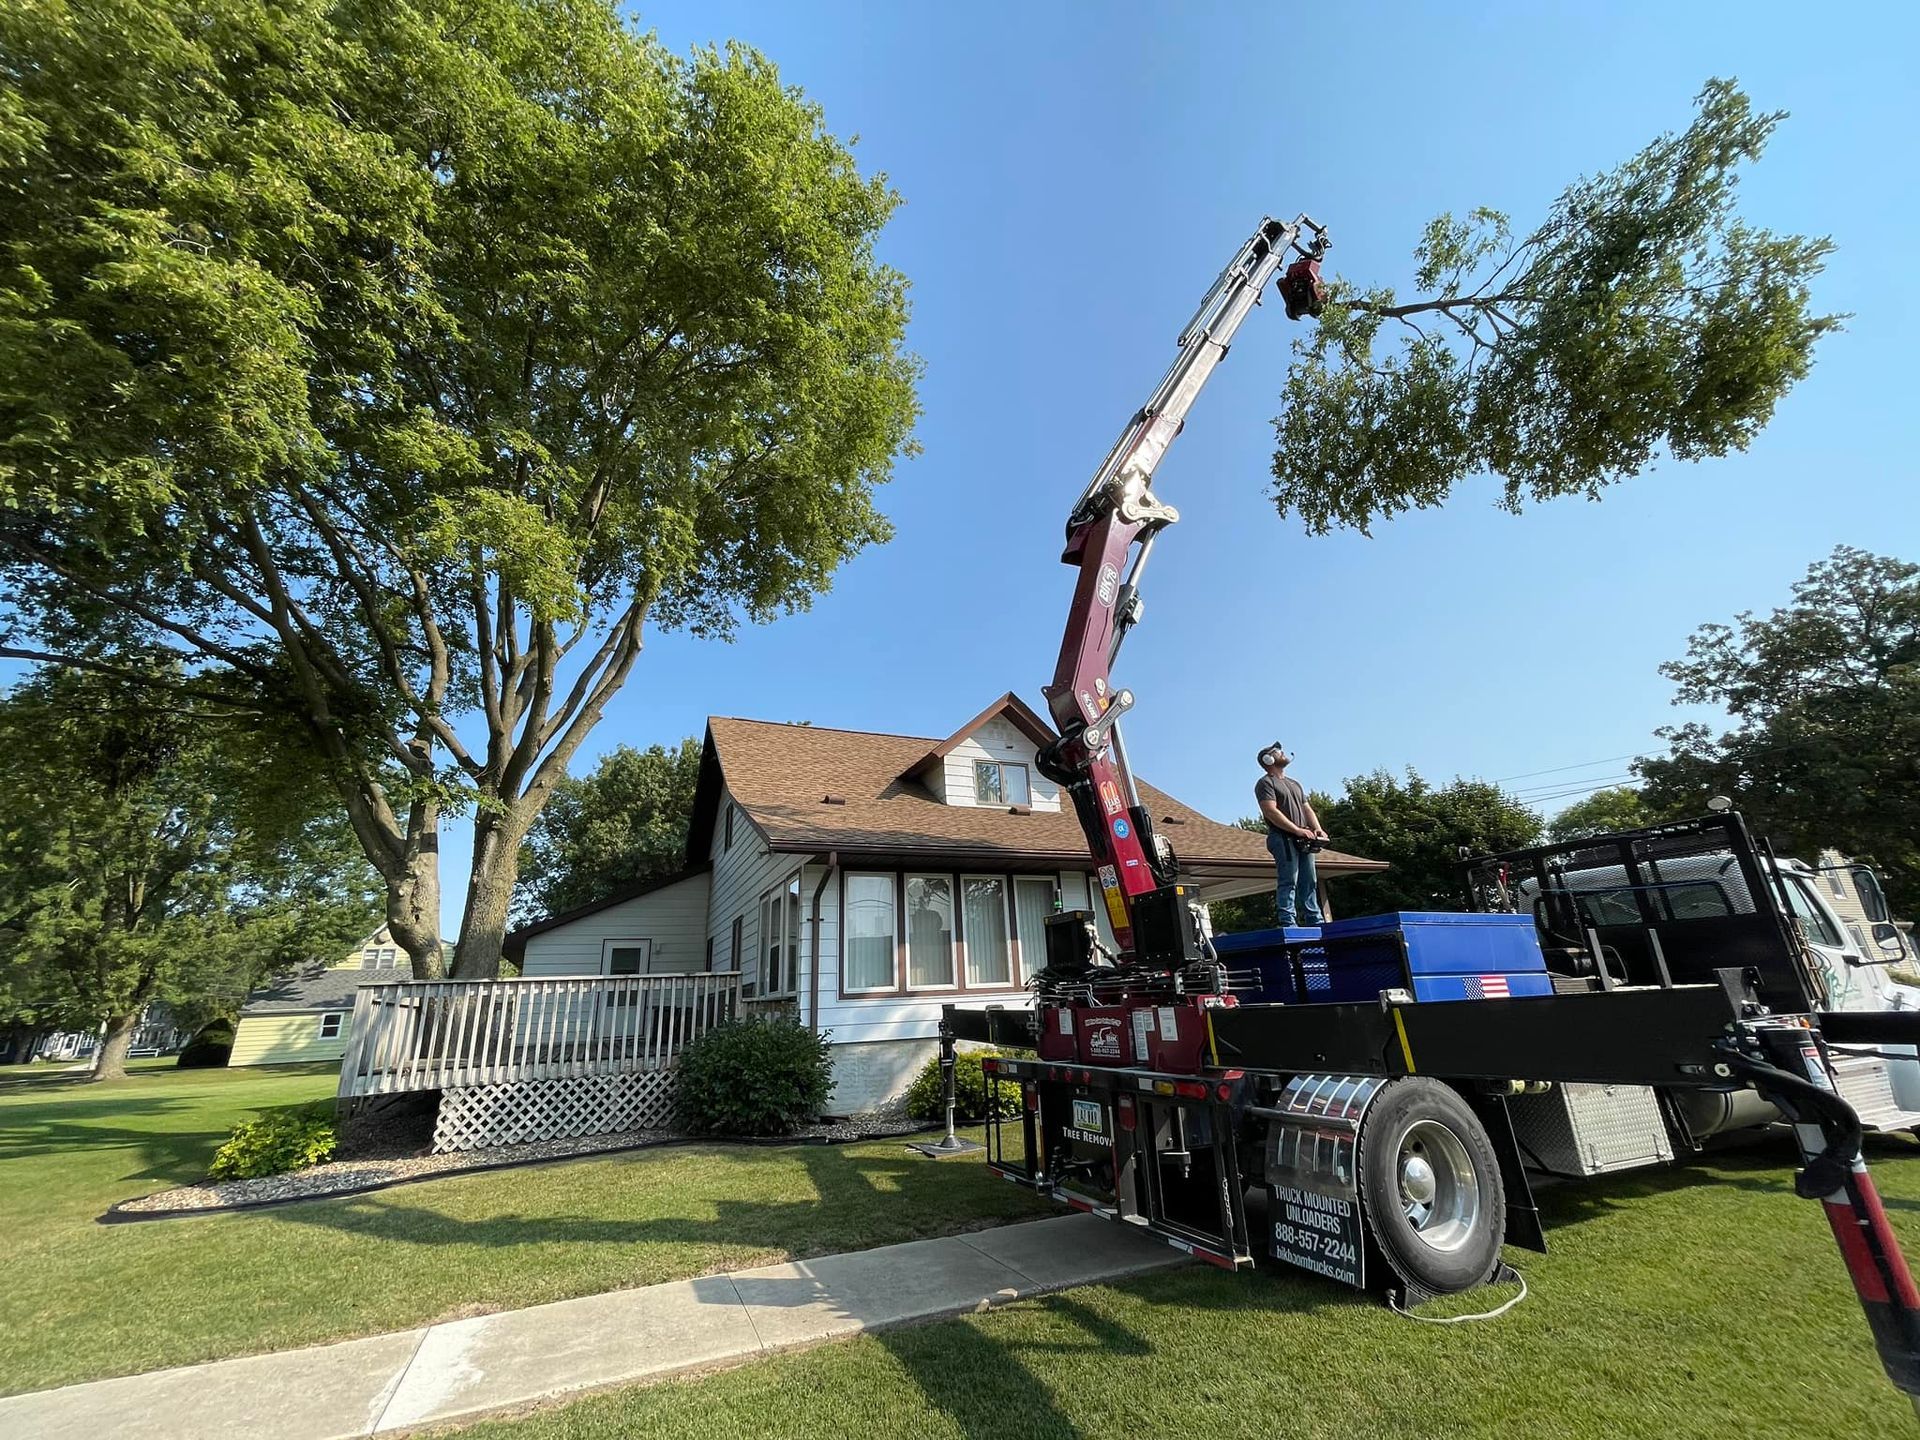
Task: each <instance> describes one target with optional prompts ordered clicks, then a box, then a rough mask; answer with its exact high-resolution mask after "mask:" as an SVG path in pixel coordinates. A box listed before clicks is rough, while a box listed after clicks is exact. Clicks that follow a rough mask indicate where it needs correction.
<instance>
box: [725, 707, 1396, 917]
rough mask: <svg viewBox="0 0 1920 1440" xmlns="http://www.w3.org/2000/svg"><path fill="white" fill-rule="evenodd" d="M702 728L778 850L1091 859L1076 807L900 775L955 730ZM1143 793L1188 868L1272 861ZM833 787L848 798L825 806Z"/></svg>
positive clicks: (756, 723)
mask: <svg viewBox="0 0 1920 1440" xmlns="http://www.w3.org/2000/svg"><path fill="white" fill-rule="evenodd" d="M1022 708H1023V709H1024V708H1025V707H1022ZM999 709H1000V706H999V705H998V704H996V705H994V706H990V707H988V709H987V711H985V712H984V713H983V714H982V715H981V716H980V717H978V718H977V719H976V721H975V722H974V723H976V724H977V723H979V722H980V721H982V720H985V719H986V718H987V717H988V716H991V715H993V714H995V713H998V711H999ZM1027 713H1028V714H1029V715H1030V714H1032V712H1031V711H1028V712H1027ZM707 727H708V734H709V735H710V736H711V738H712V746H713V751H714V754H715V757H716V758H717V759H718V761H719V767H720V772H721V774H722V776H723V777H724V778H725V781H726V785H727V789H728V791H729V792H730V793H731V794H732V796H733V799H734V802H735V803H736V804H737V805H739V807H740V808H741V810H743V811H744V812H745V813H746V815H747V817H748V818H749V819H750V820H752V821H753V823H754V825H755V826H756V827H757V828H758V829H759V831H760V833H761V834H762V835H763V836H765V837H766V841H767V843H768V845H769V846H771V847H772V848H773V849H774V850H777V851H794V852H808V853H811V852H818V851H827V850H832V851H837V852H839V853H840V854H841V855H842V856H843V858H844V857H846V856H849V855H874V856H889V855H908V854H923V855H927V856H929V857H933V856H939V857H941V858H944V859H948V860H951V861H955V862H960V861H975V862H980V863H986V862H990V861H1001V862H1005V863H1008V864H1019V863H1023V862H1026V863H1033V864H1035V865H1067V866H1073V865H1075V864H1079V865H1088V866H1090V861H1089V860H1088V856H1087V849H1086V841H1085V839H1084V837H1083V836H1082V834H1081V831H1080V824H1079V821H1078V820H1076V819H1075V818H1074V815H1073V811H1072V807H1071V806H1070V805H1066V806H1064V808H1062V809H1061V810H1059V811H1046V810H1035V811H1033V812H1032V813H1031V814H1027V815H1016V814H1012V813H1010V812H1009V811H1008V810H1006V809H1002V808H997V807H995V808H988V807H984V806H983V807H977V808H976V807H971V806H965V805H948V804H946V803H945V802H944V801H942V800H939V799H936V798H935V797H934V796H933V795H932V794H931V793H930V792H929V791H928V790H927V788H926V787H925V786H924V785H923V784H921V783H920V782H919V781H917V780H914V779H908V778H905V777H906V775H907V773H908V772H909V771H918V770H919V769H920V768H921V762H922V761H923V760H925V759H926V757H927V755H928V752H929V749H930V748H933V747H937V746H940V745H945V746H946V747H947V748H949V749H951V747H952V744H953V743H954V740H955V738H956V737H949V739H948V740H947V741H945V742H942V741H936V740H932V739H929V738H927V737H924V736H913V735H880V734H873V733H870V732H868V731H863V730H828V729H822V728H819V727H816V726H808V725H781V724H774V723H769V722H766V721H761V720H734V719H727V718H724V717H715V718H713V719H711V720H709V721H708V722H707ZM1140 794H1141V798H1142V799H1143V800H1144V801H1145V802H1146V803H1147V805H1148V807H1149V808H1150V809H1151V810H1152V812H1153V818H1154V820H1155V822H1156V823H1157V824H1158V825H1159V826H1160V827H1161V833H1162V834H1163V835H1165V836H1166V837H1167V839H1168V840H1169V841H1171V842H1172V844H1173V848H1174V850H1175V852H1176V853H1177V854H1178V855H1179V856H1180V860H1181V866H1182V868H1183V869H1184V870H1186V871H1188V872H1189V873H1191V874H1193V875H1194V876H1196V877H1197V878H1199V879H1202V880H1205V879H1225V878H1232V877H1239V876H1242V875H1245V876H1255V875H1261V874H1264V873H1266V872H1267V871H1269V870H1270V869H1271V867H1272V864H1273V862H1272V860H1271V859H1269V858H1268V855H1267V847H1266V841H1265V838H1264V837H1262V836H1260V835H1256V834H1253V833H1251V832H1249V831H1246V830H1242V829H1240V828H1239V827H1238V826H1234V825H1222V824H1220V823H1219V822H1217V821H1214V820H1209V819H1208V818H1207V817H1206V816H1204V815H1202V814H1200V813H1199V812H1198V811H1197V810H1193V809H1190V808H1189V807H1187V806H1185V805H1182V804H1181V803H1180V802H1179V801H1178V800H1175V799H1174V798H1173V797H1172V796H1171V795H1168V794H1166V793H1165V792H1164V791H1161V790H1156V789H1154V788H1153V787H1152V786H1151V785H1148V784H1145V783H1144V782H1141V784H1140ZM828 795H832V796H834V797H836V799H837V800H844V802H845V803H843V804H832V805H829V804H827V803H825V797H826V796H828ZM1318 859H1319V863H1320V868H1321V869H1322V870H1323V871H1324V872H1326V873H1327V874H1329V875H1339V874H1343V873H1351V872H1353V871H1360V870H1368V871H1370V870H1383V869H1385V868H1386V866H1385V865H1384V864H1383V863H1382V862H1380V861H1376V860H1363V859H1360V858H1359V857H1357V856H1353V855H1345V854H1342V853H1340V852H1339V851H1336V850H1327V851H1323V852H1322V853H1321V854H1320V856H1319V857H1318Z"/></svg>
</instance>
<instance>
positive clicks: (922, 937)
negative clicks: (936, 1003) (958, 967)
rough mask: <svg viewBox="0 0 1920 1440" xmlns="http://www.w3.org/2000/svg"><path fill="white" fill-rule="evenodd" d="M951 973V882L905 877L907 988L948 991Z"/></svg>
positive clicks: (943, 878)
mask: <svg viewBox="0 0 1920 1440" xmlns="http://www.w3.org/2000/svg"><path fill="white" fill-rule="evenodd" d="M954 983H955V977H954V973H953V880H952V878H951V877H950V876H946V875H909V876H907V985H908V987H909V988H911V989H914V990H950V989H952V988H953V987H954Z"/></svg>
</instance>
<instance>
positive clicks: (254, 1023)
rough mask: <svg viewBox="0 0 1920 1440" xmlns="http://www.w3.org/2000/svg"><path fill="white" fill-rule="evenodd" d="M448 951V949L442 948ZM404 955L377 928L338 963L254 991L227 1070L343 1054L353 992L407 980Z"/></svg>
mask: <svg viewBox="0 0 1920 1440" xmlns="http://www.w3.org/2000/svg"><path fill="white" fill-rule="evenodd" d="M446 948H447V949H448V950H449V951H451V948H452V947H451V946H449V947H446ZM408 966H409V962H408V960H407V952H406V951H404V950H402V949H401V948H400V947H399V946H397V945H396V944H394V942H393V936H392V935H391V934H389V933H388V931H387V927H386V926H384V925H382V926H381V927H380V928H379V929H378V930H375V931H374V932H373V933H372V934H371V935H369V936H367V937H366V938H365V939H364V940H362V941H361V942H360V943H359V944H358V945H355V946H354V947H353V949H351V950H349V951H348V952H347V953H346V954H345V955H343V956H342V957H341V958H340V959H338V960H332V961H316V962H314V963H313V964H310V965H306V966H302V967H301V968H300V969H298V970H293V971H290V972H289V973H287V974H285V975H282V976H280V977H278V978H277V979H274V980H269V981H268V982H267V983H266V984H264V985H262V986H260V987H259V988H258V989H256V990H254V991H253V993H252V994H250V995H248V996H247V1003H246V1004H245V1005H243V1006H241V1007H240V1022H239V1024H237V1025H236V1026H234V1030H233V1053H232V1054H231V1055H230V1056H228V1057H227V1063H228V1064H229V1065H304V1064H307V1063H309V1062H311V1061H319V1060H338V1059H339V1058H340V1057H341V1056H342V1055H343V1054H345V1053H346V1048H347V1022H348V1020H349V1019H350V1018H351V1016H352V1014H353V992H354V991H356V990H358V989H359V988H360V987H361V986H362V985H375V984H379V983H380V982H382V981H389V980H405V979H407V978H408V976H409V974H410V971H409V968H408Z"/></svg>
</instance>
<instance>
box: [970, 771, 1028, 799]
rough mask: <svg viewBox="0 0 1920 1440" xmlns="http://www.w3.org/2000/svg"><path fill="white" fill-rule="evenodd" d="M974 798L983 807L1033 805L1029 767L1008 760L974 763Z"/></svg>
mask: <svg viewBox="0 0 1920 1440" xmlns="http://www.w3.org/2000/svg"><path fill="white" fill-rule="evenodd" d="M973 798H974V800H975V801H976V802H977V803H979V804H981V805H1031V804H1032V803H1033V787H1032V785H1031V784H1029V783H1028V778H1027V767H1026V766H1025V765H1016V764H1014V763H1012V762H1011V761H1006V760H976V761H974V762H973Z"/></svg>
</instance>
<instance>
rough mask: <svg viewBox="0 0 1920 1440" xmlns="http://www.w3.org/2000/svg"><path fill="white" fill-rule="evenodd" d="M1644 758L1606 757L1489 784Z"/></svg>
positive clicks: (1502, 777)
mask: <svg viewBox="0 0 1920 1440" xmlns="http://www.w3.org/2000/svg"><path fill="white" fill-rule="evenodd" d="M1646 758H1647V756H1646V755H1608V756H1606V757H1605V758H1603V759H1600V760H1583V761H1581V762H1580V763H1579V764H1578V765H1555V766H1554V767H1553V768H1552V769H1550V770H1529V771H1527V772H1526V773H1525V774H1523V775H1503V776H1501V777H1500V778H1499V779H1498V780H1495V781H1492V782H1491V783H1493V784H1495V785H1504V784H1506V783H1507V781H1509V780H1531V779H1532V778H1533V777H1534V776H1536V775H1559V774H1563V773H1564V772H1566V771H1568V770H1590V769H1592V768H1593V767H1594V766H1595V765H1611V764H1613V763H1614V762H1615V761H1619V760H1645V759H1646Z"/></svg>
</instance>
